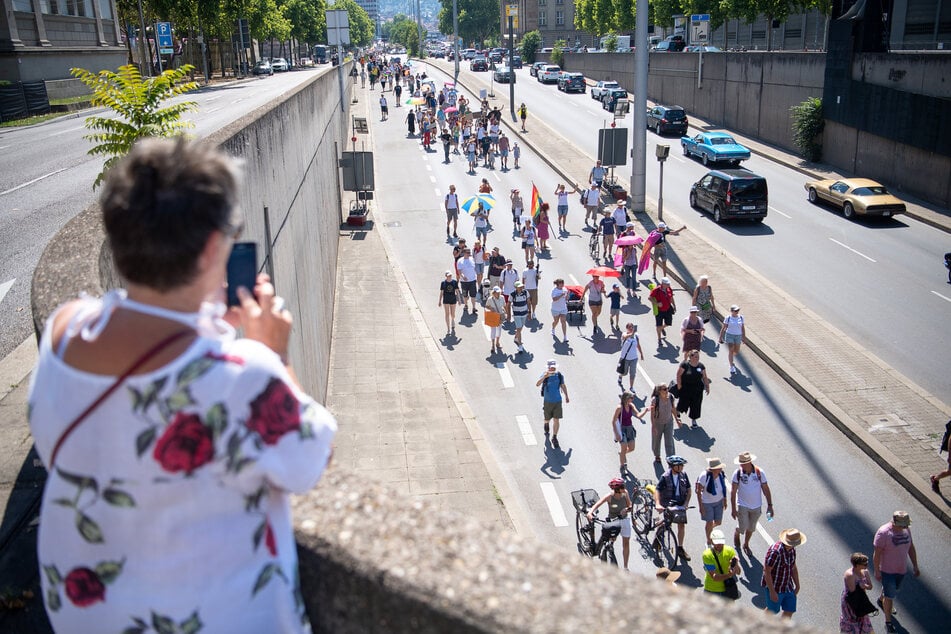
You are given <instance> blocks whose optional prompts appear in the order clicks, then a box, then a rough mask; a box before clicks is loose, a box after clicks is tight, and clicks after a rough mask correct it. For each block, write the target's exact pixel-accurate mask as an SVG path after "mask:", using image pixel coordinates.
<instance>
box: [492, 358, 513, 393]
mask: <svg viewBox="0 0 951 634" xmlns="http://www.w3.org/2000/svg"><path fill="white" fill-rule="evenodd" d="M495 367H496V368H498V370H499V378H500V379H502V387H503V388H505V389H509V388H513V387H515V381H514V380H512V373H511V372H509V368H508V366H507V365H505V362H504V361H500V362H498V363H496V364H495Z"/></svg>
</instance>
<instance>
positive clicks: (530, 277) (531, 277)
mask: <svg viewBox="0 0 951 634" xmlns="http://www.w3.org/2000/svg"><path fill="white" fill-rule="evenodd" d="M540 278H541V274H540V273H539V271H538V269H537V268H536V267H535V261H534V260H532V261H531V262H529V263H528V266H527V267H526V268H525V270H524V271H522V283H523V284H525V291H526V292H527V293H528V318H529V319H535V309H536V308H537V306H538V280H539V279H540Z"/></svg>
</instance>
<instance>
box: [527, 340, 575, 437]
mask: <svg viewBox="0 0 951 634" xmlns="http://www.w3.org/2000/svg"><path fill="white" fill-rule="evenodd" d="M535 387H540V388H542V416H543V417H544V419H545V436H548V432H549V431H551V444H552V446H553V447H554V448H555V449H558V448H559V447H560V446H561V445H559V444H558V425H559V422H560V421H561V419H562V417H563V416H564V414H563V411H562V405H561V404H562V397H564V402H565V403H570V402H571V399H569V398H568V387H567V386H566V385H565V377H564V375H563V374H562V373H561V372H559V371H558V362H557V361H555V360H554V359H549V360H548V369H547V371H546V372H545V374H543V375H542V376H541V378H539V379H538V382H536V383H535ZM549 422H551V427H549Z"/></svg>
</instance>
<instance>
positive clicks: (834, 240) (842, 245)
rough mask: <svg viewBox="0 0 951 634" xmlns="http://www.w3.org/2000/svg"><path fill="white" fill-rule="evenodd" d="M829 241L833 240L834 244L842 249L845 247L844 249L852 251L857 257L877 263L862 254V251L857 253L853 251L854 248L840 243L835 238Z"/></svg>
mask: <svg viewBox="0 0 951 634" xmlns="http://www.w3.org/2000/svg"><path fill="white" fill-rule="evenodd" d="M829 239H830V240H832V241H833V242H835V243H836V244H837V245H839V246H840V247H843V248H846V249H848V250H849V251H851V252H852V253H854V254H855V255H860V256H862V257H863V258H865V259H866V260H868V261H869V262H874V261H875V260H873V259H872V258H870V257H868V256H867V255H865V254H864V253H861V252H860V251H856V250H855V249H853V248H852V247H850V246H849V245H847V244H842V243H841V242H839V241H838V240H836V239H835V238H829Z"/></svg>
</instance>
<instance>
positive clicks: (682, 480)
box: [653, 455, 692, 561]
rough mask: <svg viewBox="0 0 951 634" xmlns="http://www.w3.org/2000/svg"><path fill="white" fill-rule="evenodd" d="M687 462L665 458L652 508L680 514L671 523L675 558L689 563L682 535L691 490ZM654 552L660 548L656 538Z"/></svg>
mask: <svg viewBox="0 0 951 634" xmlns="http://www.w3.org/2000/svg"><path fill="white" fill-rule="evenodd" d="M686 465H687V460H686V459H685V458H682V457H681V456H677V455H669V456H667V471H665V472H664V474H663V475H662V476H660V478H659V479H658V480H657V487H656V488H655V489H654V506H655V508H656V509H657V511H658V512H659V513H663V512H664V510H665V509H669V508H671V507H673V508H674V509H675V510H677V511H683V512H682V513H676V514H675V515H674V517H673V518H672V519H673V523H674V524H676V525H677V543H678V544H679V546H677V556H678V557H680V558H681V559H683V560H684V561H690V555H688V554H687V550H686V548H684V534H685V532H686V528H687V512H686V510H684V509H686V508H687V505H688V504H690V496H691V494H692V490H691V488H690V478H688V477H687V473H686V472H685V471H684V468H685V467H686ZM653 546H654V549H655V550H656V549H657V548H658V546H660V544H659V542H658V541H657V538H656V537H655V538H654V543H653Z"/></svg>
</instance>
